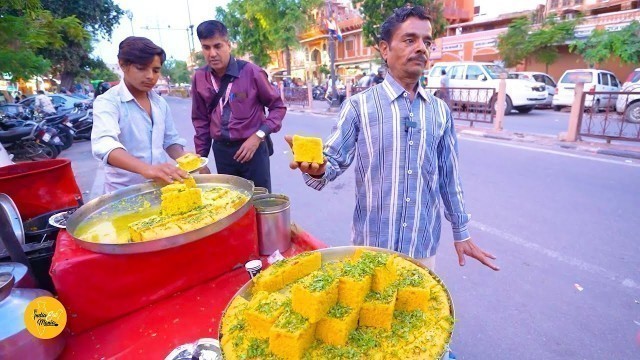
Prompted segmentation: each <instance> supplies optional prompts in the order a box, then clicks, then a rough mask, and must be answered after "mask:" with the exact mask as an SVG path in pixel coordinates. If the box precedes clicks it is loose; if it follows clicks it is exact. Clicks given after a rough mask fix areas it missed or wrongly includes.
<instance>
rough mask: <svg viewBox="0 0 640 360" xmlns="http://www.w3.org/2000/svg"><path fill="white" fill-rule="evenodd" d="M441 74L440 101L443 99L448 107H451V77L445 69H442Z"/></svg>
mask: <svg viewBox="0 0 640 360" xmlns="http://www.w3.org/2000/svg"><path fill="white" fill-rule="evenodd" d="M440 74H441V76H440V92H439V93H438V94H439V95H440V99H442V101H444V102H445V103H446V104H447V105H450V104H449V101H450V100H451V96H450V95H451V94H450V93H449V76H448V75H447V71H446V70H445V69H442V71H441V72H440Z"/></svg>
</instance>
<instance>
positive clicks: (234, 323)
mask: <svg viewBox="0 0 640 360" xmlns="http://www.w3.org/2000/svg"><path fill="white" fill-rule="evenodd" d="M248 306H249V302H248V301H247V300H246V299H245V298H243V297H242V296H236V297H235V298H234V299H233V300H232V301H231V304H229V306H228V307H227V310H226V311H225V313H224V315H223V316H222V320H221V321H222V325H221V327H220V334H221V337H220V344H222V345H224V344H225V343H227V342H229V341H231V340H232V339H233V338H234V337H235V336H236V335H237V334H239V333H242V332H243V331H244V330H245V329H246V328H247V325H246V320H245V316H244V312H245V311H246V309H247V307H248Z"/></svg>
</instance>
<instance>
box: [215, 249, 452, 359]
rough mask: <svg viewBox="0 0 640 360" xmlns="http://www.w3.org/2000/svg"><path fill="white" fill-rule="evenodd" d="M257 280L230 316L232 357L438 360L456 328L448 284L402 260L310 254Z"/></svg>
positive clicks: (364, 253) (227, 346) (224, 341)
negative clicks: (324, 259) (324, 258)
mask: <svg viewBox="0 0 640 360" xmlns="http://www.w3.org/2000/svg"><path fill="white" fill-rule="evenodd" d="M253 281H254V284H253V291H252V297H251V299H250V300H246V299H245V298H243V297H240V296H238V297H236V298H234V299H233V301H232V302H231V304H230V305H229V307H228V309H227V311H226V312H225V314H224V315H223V318H222V327H221V334H220V341H221V345H222V350H223V356H224V358H225V359H228V360H234V359H284V360H289V359H369V358H371V359H438V358H439V356H441V355H442V354H443V352H444V350H445V347H446V344H447V343H448V342H449V339H450V337H451V332H452V330H453V317H452V314H451V312H450V303H449V297H448V296H447V293H446V290H445V288H444V287H443V286H442V284H440V283H439V282H437V281H436V280H435V279H434V278H433V277H432V276H431V274H430V273H429V272H428V271H426V270H424V269H422V268H420V267H419V266H417V265H415V264H413V263H412V262H410V261H407V260H405V259H403V258H401V257H399V256H397V255H394V254H389V253H383V252H377V251H370V250H364V249H357V250H356V252H355V254H354V255H353V256H352V257H350V258H347V259H345V260H343V261H340V262H328V263H325V264H322V258H321V254H320V253H319V252H309V253H303V254H300V255H298V256H296V257H293V258H290V259H287V260H283V261H279V262H277V263H275V264H273V265H271V266H270V267H269V268H267V269H266V270H265V271H263V272H262V273H260V274H259V275H258V276H257V277H256V278H254V279H253Z"/></svg>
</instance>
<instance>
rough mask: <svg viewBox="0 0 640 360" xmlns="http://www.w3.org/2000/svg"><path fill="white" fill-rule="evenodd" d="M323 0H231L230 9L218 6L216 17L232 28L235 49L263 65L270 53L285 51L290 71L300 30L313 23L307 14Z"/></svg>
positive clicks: (268, 61)
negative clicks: (292, 54)
mask: <svg viewBox="0 0 640 360" xmlns="http://www.w3.org/2000/svg"><path fill="white" fill-rule="evenodd" d="M321 3H322V0H264V1H253V0H231V2H229V4H228V6H227V9H226V10H225V9H223V8H221V7H218V8H217V9H216V18H217V19H218V20H220V21H222V22H223V23H224V24H225V25H226V26H227V28H228V29H229V38H230V39H231V41H232V42H233V43H234V44H236V45H237V48H236V51H237V52H238V53H239V54H241V55H245V54H250V55H251V60H252V61H253V62H255V63H256V64H258V65H260V66H263V67H264V66H266V65H268V64H269V63H270V62H271V53H272V52H275V51H280V50H281V51H283V52H284V53H285V57H286V60H287V71H288V72H289V73H291V49H292V48H294V47H298V46H299V43H298V38H297V35H298V33H300V32H302V31H303V30H305V29H306V27H307V26H308V24H309V23H310V18H309V16H308V15H307V14H309V13H310V12H311V10H312V9H314V8H316V7H318V6H319V5H320V4H321Z"/></svg>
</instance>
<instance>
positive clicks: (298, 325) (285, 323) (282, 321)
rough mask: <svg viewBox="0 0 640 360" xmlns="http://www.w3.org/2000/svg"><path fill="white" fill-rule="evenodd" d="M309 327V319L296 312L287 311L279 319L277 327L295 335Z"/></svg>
mask: <svg viewBox="0 0 640 360" xmlns="http://www.w3.org/2000/svg"><path fill="white" fill-rule="evenodd" d="M305 325H307V319H305V318H304V317H303V316H302V315H300V314H298V313H297V312H295V311H289V310H285V312H284V313H283V314H282V315H281V316H280V317H279V318H278V320H277V321H276V323H275V324H274V326H275V327H277V328H280V329H284V330H287V331H288V332H290V333H294V332H296V331H298V330H300V329H302V328H303V327H305Z"/></svg>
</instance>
